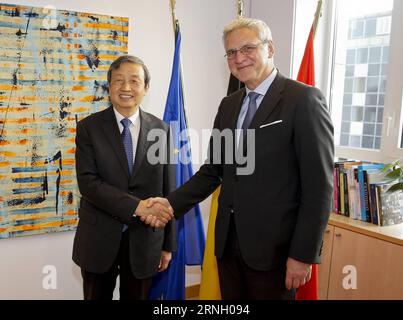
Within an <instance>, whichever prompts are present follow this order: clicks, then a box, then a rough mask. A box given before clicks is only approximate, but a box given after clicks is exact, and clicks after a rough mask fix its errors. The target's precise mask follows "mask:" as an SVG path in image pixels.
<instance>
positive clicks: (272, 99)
mask: <svg viewBox="0 0 403 320" xmlns="http://www.w3.org/2000/svg"><path fill="white" fill-rule="evenodd" d="M285 82H286V78H285V77H284V76H283V75H281V74H280V73H278V74H277V76H276V78H275V79H274V81H273V83H272V84H271V86H270V88H269V90H268V91H267V93H266V95H265V96H264V98H263V100H262V103H261V104H260V106H259V108H258V110H257V111H256V114H255V116H254V118H253V120H252V122H251V124H250V127H249V128H250V129H258V128H259V126H260V125H261V124H262V123H263V121H265V120H266V119H267V118H268V117H269V116H270V114H271V113H272V112H273V110H274V109H275V108H276V106H277V104H278V102H279V101H280V99H281V97H282V92H283V90H284V87H285Z"/></svg>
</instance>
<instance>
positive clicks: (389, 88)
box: [294, 0, 403, 163]
mask: <svg viewBox="0 0 403 320" xmlns="http://www.w3.org/2000/svg"><path fill="white" fill-rule="evenodd" d="M297 1H305V0H297ZM337 1H338V0H327V1H323V5H324V7H323V11H322V12H323V14H322V17H321V21H320V22H319V27H320V30H318V31H319V32H318V33H320V35H319V36H318V33H317V37H316V39H315V61H316V65H315V67H316V70H315V71H316V78H317V79H319V80H320V81H317V83H316V85H317V86H318V87H319V88H320V89H321V90H322V92H323V93H324V94H325V96H326V98H327V101H328V102H329V105H330V101H331V96H332V91H331V76H332V63H333V52H334V50H333V49H334V48H333V47H334V37H335V20H336V5H337ZM362 1H363V5H365V0H362ZM401 17H403V1H402V0H394V4H393V12H392V25H391V33H390V48H389V63H388V68H389V69H388V73H387V84H386V90H385V104H384V114H383V128H382V138H381V148H380V150H372V149H358V148H352V147H342V146H335V156H336V157H340V158H347V159H357V160H362V161H371V162H382V163H389V162H391V161H393V160H396V159H400V158H402V157H403V149H402V148H399V146H400V143H401V135H402V131H401V130H402V128H401V127H402V118H403V114H402V109H403V106H402V103H403V74H402V72H403V59H402V58H401V57H402V52H403V37H402V33H401V30H403V19H402V18H401ZM296 18H297V19H298V12H297V13H296ZM306 23H307V24H310V22H309V21H307V22H306ZM309 27H310V26H309ZM317 49H319V50H317ZM318 52H319V53H320V54H321V56H319V57H318V54H317V53H318ZM294 57H295V54H294ZM318 62H319V64H318ZM295 63H298V61H295Z"/></svg>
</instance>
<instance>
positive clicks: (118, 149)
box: [102, 106, 130, 177]
mask: <svg viewBox="0 0 403 320" xmlns="http://www.w3.org/2000/svg"><path fill="white" fill-rule="evenodd" d="M102 129H103V131H104V134H105V136H106V139H107V140H108V141H109V144H110V145H111V146H112V149H113V151H114V152H115V153H116V156H117V157H118V159H119V163H120V164H121V166H122V168H123V170H124V171H125V173H126V175H127V177H129V176H130V175H129V168H128V166H127V159H126V152H125V149H124V146H123V141H122V138H121V136H120V131H119V127H118V123H117V122H116V117H115V113H114V112H113V107H112V106H110V107H109V108H108V109H106V110H105V113H104V122H103V125H102Z"/></svg>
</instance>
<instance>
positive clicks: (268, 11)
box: [250, 0, 295, 77]
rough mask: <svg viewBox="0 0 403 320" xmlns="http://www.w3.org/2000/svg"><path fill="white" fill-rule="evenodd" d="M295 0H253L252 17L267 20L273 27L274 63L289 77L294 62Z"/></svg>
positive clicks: (251, 4) (251, 5) (251, 6)
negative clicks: (292, 58)
mask: <svg viewBox="0 0 403 320" xmlns="http://www.w3.org/2000/svg"><path fill="white" fill-rule="evenodd" d="M294 1H295V0H282V1H276V0H252V1H251V3H250V14H251V17H253V18H257V19H261V20H263V21H265V22H266V23H267V24H268V26H269V27H270V29H271V32H272V36H273V42H274V64H275V65H276V67H277V68H278V69H279V70H280V72H281V73H282V74H283V75H285V76H286V77H289V76H290V75H291V64H292V60H291V57H292V43H293V30H294V24H293V20H294Z"/></svg>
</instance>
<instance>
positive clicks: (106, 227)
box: [73, 107, 176, 278]
mask: <svg viewBox="0 0 403 320" xmlns="http://www.w3.org/2000/svg"><path fill="white" fill-rule="evenodd" d="M151 129H161V130H163V131H164V132H165V133H167V135H168V134H169V126H168V125H166V124H165V123H164V122H162V121H161V120H160V119H158V118H156V117H154V116H153V115H151V114H149V113H147V112H144V111H142V110H140V132H139V141H138V144H137V149H136V157H135V164H134V169H133V174H132V176H129V169H128V165H127V160H126V154H125V150H124V146H123V142H122V139H121V136H120V132H119V127H118V124H117V121H116V117H115V114H114V112H113V108H112V107H109V108H108V109H106V110H104V111H101V112H97V113H95V114H92V115H90V116H89V117H87V118H85V119H83V120H82V121H80V122H79V123H78V124H77V137H76V146H77V148H76V170H77V181H78V186H79V189H80V193H81V195H82V198H81V202H80V209H79V218H80V219H79V223H78V227H77V231H76V235H75V238H74V247H73V260H74V262H75V263H76V264H77V265H79V266H80V267H81V268H82V269H84V270H86V271H90V272H94V273H104V272H106V271H107V270H108V269H110V268H111V266H112V264H113V262H114V260H115V258H116V257H117V254H118V251H119V245H120V240H121V237H122V227H123V224H128V225H129V232H130V236H129V238H130V262H131V267H132V271H133V274H134V275H135V276H136V277H137V278H146V277H150V276H152V275H153V274H154V273H156V271H157V268H158V264H159V261H160V258H161V250H165V251H174V250H175V249H176V233H175V223H174V222H173V223H172V221H171V222H170V223H168V224H167V226H166V227H165V229H153V228H152V227H149V226H147V225H145V224H144V223H143V222H141V221H140V220H139V219H138V218H135V217H133V213H134V211H135V209H136V208H137V205H138V204H139V202H140V199H147V198H148V197H151V196H166V195H167V194H168V193H169V192H170V191H172V190H174V188H175V171H174V170H175V169H174V167H173V166H171V165H167V164H155V165H152V164H150V163H149V162H148V161H147V156H146V153H147V150H148V149H149V147H150V146H151V145H152V144H153V142H152V141H147V133H148V132H149V131H150V130H151ZM163 145H164V150H162V152H164V154H168V152H169V145H168V144H167V143H163Z"/></svg>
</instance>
